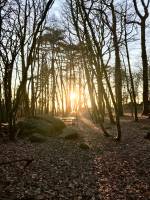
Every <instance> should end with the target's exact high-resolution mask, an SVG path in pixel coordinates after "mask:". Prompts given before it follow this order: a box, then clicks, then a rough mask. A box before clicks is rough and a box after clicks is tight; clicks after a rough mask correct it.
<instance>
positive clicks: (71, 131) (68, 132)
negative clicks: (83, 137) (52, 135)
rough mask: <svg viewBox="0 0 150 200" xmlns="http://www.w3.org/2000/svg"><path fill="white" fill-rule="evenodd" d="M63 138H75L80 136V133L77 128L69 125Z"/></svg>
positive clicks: (64, 131)
mask: <svg viewBox="0 0 150 200" xmlns="http://www.w3.org/2000/svg"><path fill="white" fill-rule="evenodd" d="M61 138H64V139H70V140H75V139H78V138H79V134H78V132H77V130H76V129H75V128H72V127H67V128H65V129H64V130H63V133H62V135H61Z"/></svg>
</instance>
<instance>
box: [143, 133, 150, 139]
mask: <svg viewBox="0 0 150 200" xmlns="http://www.w3.org/2000/svg"><path fill="white" fill-rule="evenodd" d="M144 138H145V139H147V140H150V132H148V133H147V134H146V135H145V136H144Z"/></svg>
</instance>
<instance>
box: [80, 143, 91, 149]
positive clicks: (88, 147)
mask: <svg viewBox="0 0 150 200" xmlns="http://www.w3.org/2000/svg"><path fill="white" fill-rule="evenodd" d="M79 147H80V148H81V149H84V150H88V149H90V146H89V145H88V144H87V143H81V144H79Z"/></svg>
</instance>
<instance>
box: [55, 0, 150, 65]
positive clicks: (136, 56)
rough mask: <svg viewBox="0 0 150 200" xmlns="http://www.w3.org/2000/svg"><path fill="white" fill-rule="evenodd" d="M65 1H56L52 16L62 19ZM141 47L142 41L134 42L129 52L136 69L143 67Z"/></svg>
mask: <svg viewBox="0 0 150 200" xmlns="http://www.w3.org/2000/svg"><path fill="white" fill-rule="evenodd" d="M64 1H65V0H55V2H54V4H53V7H52V15H54V16H55V17H56V18H58V19H59V18H61V11H62V8H63V3H64ZM148 23H149V24H150V16H149V18H148ZM149 36H150V27H149V28H148V29H147V31H146V46H147V53H148V56H149V57H150V37H149ZM138 39H140V30H139V36H138ZM140 49H141V47H140V40H138V41H135V42H132V43H130V44H129V50H130V58H131V64H132V65H133V66H134V67H139V65H141V50H140Z"/></svg>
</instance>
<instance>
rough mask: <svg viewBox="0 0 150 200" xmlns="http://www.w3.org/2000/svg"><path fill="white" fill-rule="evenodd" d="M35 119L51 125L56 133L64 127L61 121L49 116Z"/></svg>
mask: <svg viewBox="0 0 150 200" xmlns="http://www.w3.org/2000/svg"><path fill="white" fill-rule="evenodd" d="M35 119H38V120H40V119H41V120H44V121H46V122H48V123H50V124H52V125H53V128H54V129H55V131H57V132H59V131H60V132H61V131H62V130H63V129H64V128H65V127H66V125H65V123H64V122H63V121H62V120H61V119H59V118H57V117H52V116H51V115H44V116H37V117H35Z"/></svg>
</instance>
